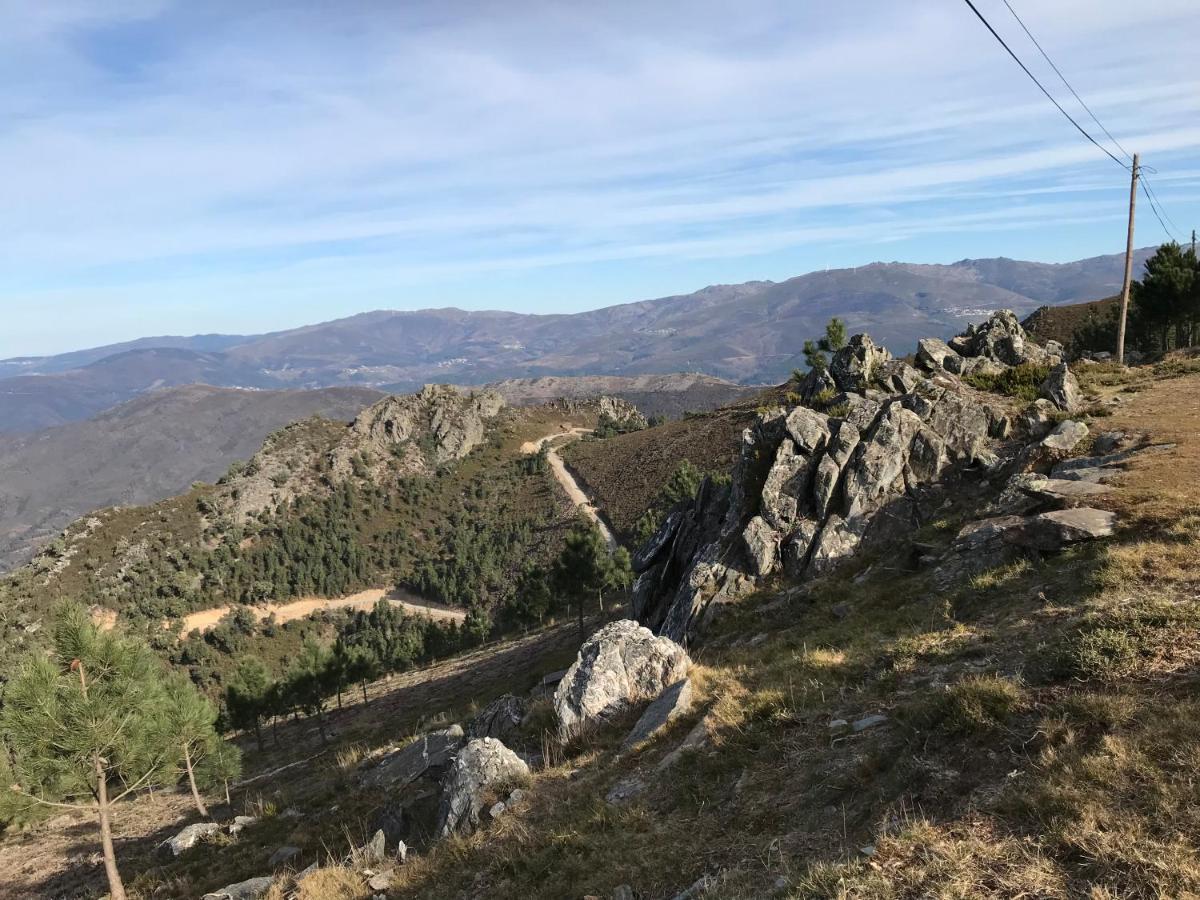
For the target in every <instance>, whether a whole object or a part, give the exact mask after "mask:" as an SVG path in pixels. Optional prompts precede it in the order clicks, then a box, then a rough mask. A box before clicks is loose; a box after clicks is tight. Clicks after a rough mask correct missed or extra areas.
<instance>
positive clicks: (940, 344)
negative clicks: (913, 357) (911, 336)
mask: <svg viewBox="0 0 1200 900" xmlns="http://www.w3.org/2000/svg"><path fill="white" fill-rule="evenodd" d="M951 356H958V354H957V353H955V352H954V350H953V349H952V348H951V347H950V345H949V344H947V343H946V342H945V341H942V340H939V339H937V338H922V339H921V340H919V341H917V362H919V363H920V364H921V365H923V366H924V367H925V368H926V369H928V370H929V371H931V372H938V371H941V370H942V369H948V368H949V366H947V365H946V360H947V359H948V358H949V357H951Z"/></svg>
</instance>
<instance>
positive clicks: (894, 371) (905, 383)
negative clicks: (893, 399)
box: [881, 359, 924, 394]
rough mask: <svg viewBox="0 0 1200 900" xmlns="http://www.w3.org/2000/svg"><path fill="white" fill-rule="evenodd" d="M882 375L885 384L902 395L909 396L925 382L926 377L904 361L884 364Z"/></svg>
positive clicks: (899, 360)
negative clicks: (909, 393) (910, 392)
mask: <svg viewBox="0 0 1200 900" xmlns="http://www.w3.org/2000/svg"><path fill="white" fill-rule="evenodd" d="M881 373H882V380H883V382H884V383H885V384H887V385H888V386H889V387H891V389H892V390H893V391H896V392H897V393H901V394H907V393H908V392H909V391H911V390H914V389H915V388H916V387H917V385H918V384H920V383H921V382H922V381H924V376H922V375H921V373H920V372H918V371H917V370H916V369H914V368H913V367H912V366H910V365H909V364H908V363H906V362H905V361H904V360H902V359H893V360H891V361H890V362H887V363H884V365H883V366H882V368H881Z"/></svg>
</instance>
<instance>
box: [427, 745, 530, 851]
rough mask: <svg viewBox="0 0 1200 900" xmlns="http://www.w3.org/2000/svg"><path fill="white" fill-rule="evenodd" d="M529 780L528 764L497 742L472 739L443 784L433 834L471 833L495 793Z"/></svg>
mask: <svg viewBox="0 0 1200 900" xmlns="http://www.w3.org/2000/svg"><path fill="white" fill-rule="evenodd" d="M528 779H529V766H527V765H526V764H525V762H524V760H522V759H521V758H520V757H519V756H517V754H515V753H513V752H512V751H511V750H509V749H508V748H507V747H505V746H504V744H502V743H501V742H500V741H497V740H496V739H495V738H477V739H476V740H473V741H471V742H470V743H468V744H467V745H466V746H465V747H463V749H462V751H461V752H460V753H459V754H458V757H457V758H456V759H455V760H454V765H453V766H451V768H450V771H449V772H448V773H447V775H446V778H445V780H444V781H443V783H442V799H441V804H440V806H439V809H438V820H437V828H436V830H435V834H436V835H437V836H438V837H446V836H448V835H451V834H455V833H459V834H470V833H471V832H472V831H474V830H475V829H476V828H477V827H478V826H479V823H480V814H481V813H482V812H483V810H484V809H485V808H486V807H488V806H490V802H491V801H492V800H494V799H495V795H496V794H498V793H506V794H507V793H509V792H510V791H511V790H512V789H513V788H515V787H518V786H519V785H522V784H524V783H525V782H527V781H528Z"/></svg>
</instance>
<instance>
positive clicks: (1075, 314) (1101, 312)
mask: <svg viewBox="0 0 1200 900" xmlns="http://www.w3.org/2000/svg"><path fill="white" fill-rule="evenodd" d="M1120 302H1121V298H1120V297H1108V298H1106V299H1104V300H1093V301H1091V302H1090V303H1068V304H1065V305H1063V306H1043V307H1039V308H1038V309H1035V310H1034V311H1033V312H1032V313H1030V314H1029V316H1028V317H1027V318H1026V319H1025V321H1024V322H1022V323H1021V324H1022V325H1024V326H1025V329H1026V330H1027V331H1028V332H1029V333H1030V334H1031V335H1032V336H1033V337H1034V338H1035V339H1036V340H1038V341H1041V342H1043V343H1045V342H1046V341H1058V342H1059V343H1060V344H1062V345H1063V346H1064V347H1070V345H1071V338H1072V336H1073V335H1074V334H1075V331H1076V329H1078V328H1079V327H1080V326H1082V325H1084V324H1085V323H1088V322H1103V321H1105V320H1107V319H1108V317H1109V316H1110V315H1112V314H1113V312H1114V310H1115V309H1116V308H1117V307H1118V305H1119V304H1120Z"/></svg>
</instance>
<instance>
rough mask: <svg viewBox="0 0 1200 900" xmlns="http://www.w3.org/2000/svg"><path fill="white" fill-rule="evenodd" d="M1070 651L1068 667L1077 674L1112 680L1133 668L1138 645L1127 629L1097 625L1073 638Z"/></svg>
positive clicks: (1072, 672) (1080, 676)
mask: <svg viewBox="0 0 1200 900" xmlns="http://www.w3.org/2000/svg"><path fill="white" fill-rule="evenodd" d="M1067 653H1068V657H1067V661H1066V662H1067V669H1068V671H1069V672H1070V674H1072V675H1074V676H1075V677H1076V678H1082V679H1085V680H1090V679H1095V680H1098V681H1112V680H1113V679H1116V678H1121V677H1124V676H1126V675H1129V674H1130V673H1131V672H1132V671H1133V670H1134V667H1135V666H1136V665H1137V659H1138V646H1137V641H1136V640H1135V639H1134V637H1133V636H1132V635H1131V634H1129V632H1127V631H1123V630H1120V629H1117V628H1095V629H1092V630H1091V631H1085V632H1083V633H1081V634H1079V635H1078V636H1077V637H1076V638H1075V639H1074V640H1073V641H1071V643H1070V644H1069V645H1068V650H1067Z"/></svg>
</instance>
